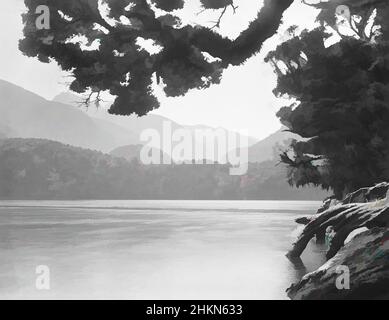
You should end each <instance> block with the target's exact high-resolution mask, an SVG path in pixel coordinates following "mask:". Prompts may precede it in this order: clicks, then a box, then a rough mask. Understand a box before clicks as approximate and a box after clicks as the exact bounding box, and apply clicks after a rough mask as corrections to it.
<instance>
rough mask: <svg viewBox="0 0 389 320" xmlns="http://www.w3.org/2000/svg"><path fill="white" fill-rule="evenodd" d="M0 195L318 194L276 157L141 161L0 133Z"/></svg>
mask: <svg viewBox="0 0 389 320" xmlns="http://www.w3.org/2000/svg"><path fill="white" fill-rule="evenodd" d="M0 168H1V170H0V199H19V200H22V199H46V200H50V199H66V200H76V199H167V200H169V199H173V200H174V199H182V200H240V199H242V200H243V199H249V200H319V199H323V198H324V197H325V196H327V193H326V192H323V191H321V190H319V189H315V188H301V189H295V188H292V187H290V186H289V185H288V184H287V182H286V177H285V171H284V170H285V168H284V167H282V166H277V165H276V162H271V161H268V162H264V163H262V164H250V166H249V170H248V173H247V175H245V176H231V175H229V165H215V164H214V165H195V164H183V165H148V166H147V165H142V164H140V163H139V162H137V161H131V162H130V161H127V160H125V159H124V158H119V157H113V156H110V155H107V154H104V153H101V152H97V151H92V150H87V149H82V148H78V147H73V146H69V145H64V144H62V143H59V142H55V141H49V140H44V139H20V138H16V139H15V138H14V139H2V140H1V139H0Z"/></svg>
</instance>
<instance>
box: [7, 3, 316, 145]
mask: <svg viewBox="0 0 389 320" xmlns="http://www.w3.org/2000/svg"><path fill="white" fill-rule="evenodd" d="M189 2H190V5H188V6H187V8H186V10H185V11H184V12H183V14H182V17H183V19H184V20H185V21H186V22H192V23H194V22H196V23H201V24H203V25H204V24H208V25H212V21H214V20H216V19H217V17H218V12H211V13H209V14H208V13H207V14H200V15H197V13H198V12H199V7H198V0H190V1H189ZM235 3H236V4H237V5H239V8H238V10H237V13H236V14H235V15H233V14H232V13H231V12H229V13H228V14H227V15H226V16H225V17H224V19H223V20H222V24H221V32H222V33H223V34H224V35H227V36H229V37H236V36H237V35H238V34H239V32H240V31H241V30H242V29H244V28H245V27H246V26H247V24H248V22H249V21H250V20H251V19H252V18H253V17H254V16H255V15H256V13H257V11H258V10H259V8H260V7H261V6H262V1H261V0H235ZM24 10H25V9H24V5H23V0H12V1H11V0H8V1H2V5H1V9H0V30H1V31H0V32H1V37H0V39H1V42H0V46H1V47H0V78H1V79H4V80H7V81H10V82H12V83H15V84H17V85H19V86H22V87H24V88H25V89H27V90H30V91H33V92H35V93H37V94H39V95H41V96H43V97H45V98H47V99H52V98H53V97H54V96H55V95H57V94H59V93H61V92H63V91H67V89H66V85H65V82H67V81H68V79H66V77H65V76H66V74H65V73H64V72H62V71H61V70H60V69H59V68H58V66H57V65H56V64H55V63H51V64H43V63H40V62H39V61H37V60H36V59H32V58H27V57H24V56H23V55H22V54H21V53H20V52H19V51H18V40H19V39H20V38H21V35H22V27H23V26H22V22H21V17H20V14H21V13H22V12H23V11H24ZM314 20H315V11H314V10H313V9H311V8H309V7H308V6H305V5H303V4H301V3H300V1H296V3H295V4H294V5H293V6H292V7H291V8H290V9H289V10H288V11H287V13H286V16H285V19H284V25H283V27H282V28H281V31H280V32H279V35H277V36H274V37H273V38H272V39H270V40H269V41H268V42H267V43H266V44H265V46H264V48H263V50H262V52H261V53H260V54H259V55H257V56H256V57H253V58H251V59H250V60H249V61H248V62H247V63H246V64H245V65H244V66H240V67H230V68H229V69H228V70H226V71H225V72H224V77H223V80H222V83H221V84H220V85H215V86H213V87H211V88H210V89H207V90H204V91H199V90H194V91H191V92H189V94H188V95H186V96H185V97H183V98H166V97H163V95H161V94H160V90H157V95H158V97H160V101H161V108H160V109H159V110H157V111H154V113H156V114H161V115H164V116H166V117H168V118H171V119H172V120H175V121H177V122H178V123H182V124H205V125H210V126H215V127H224V128H227V129H233V130H248V132H249V134H250V135H252V136H255V137H258V138H263V137H265V136H267V135H268V134H270V133H273V132H274V131H276V130H277V129H279V127H280V123H279V121H278V119H277V118H276V116H275V113H276V112H277V111H278V109H279V108H280V107H281V106H282V105H284V104H286V103H287V101H282V100H279V99H276V98H275V97H274V96H273V94H272V90H273V88H274V87H275V83H276V77H275V75H274V74H273V71H272V69H271V67H270V66H269V65H267V64H265V63H264V62H263V57H264V56H265V55H266V53H267V52H268V51H269V50H270V49H272V48H274V47H275V45H277V43H279V41H280V39H282V38H283V34H284V30H285V29H286V28H287V27H288V26H290V25H293V24H298V25H299V26H301V27H312V26H313V23H314Z"/></svg>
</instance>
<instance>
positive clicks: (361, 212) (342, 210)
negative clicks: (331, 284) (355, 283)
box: [287, 203, 389, 259]
mask: <svg viewBox="0 0 389 320" xmlns="http://www.w3.org/2000/svg"><path fill="white" fill-rule="evenodd" d="M329 226H332V227H333V229H334V231H335V236H334V237H333V239H332V241H331V246H330V247H329V250H328V252H327V259H330V258H332V257H333V256H334V255H335V254H336V253H337V252H338V251H339V249H340V248H341V247H342V246H343V245H344V242H345V240H346V239H347V237H348V235H349V234H350V233H351V232H352V231H354V230H356V229H359V228H362V227H366V228H368V229H371V228H373V227H389V207H388V206H383V207H377V206H375V205H374V203H352V204H345V205H338V206H335V207H332V208H330V209H328V210H327V211H324V212H323V213H321V214H320V215H318V216H317V217H316V218H315V219H314V220H312V221H311V222H309V223H308V224H307V225H306V227H305V228H304V230H303V232H302V233H301V235H300V236H299V237H298V239H297V241H296V242H295V243H294V244H293V248H292V249H291V250H290V251H289V253H288V254H287V256H288V257H291V258H292V257H299V256H300V255H301V254H302V253H303V251H304V249H305V247H306V246H307V244H308V243H309V241H310V240H311V239H312V238H313V237H314V236H315V235H317V234H323V233H324V234H325V231H326V229H327V227H329Z"/></svg>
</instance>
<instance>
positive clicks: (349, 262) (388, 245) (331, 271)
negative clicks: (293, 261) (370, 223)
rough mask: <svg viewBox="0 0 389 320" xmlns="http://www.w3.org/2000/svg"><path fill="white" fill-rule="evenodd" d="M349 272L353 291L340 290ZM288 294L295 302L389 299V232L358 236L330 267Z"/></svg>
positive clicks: (303, 281) (342, 250)
mask: <svg viewBox="0 0 389 320" xmlns="http://www.w3.org/2000/svg"><path fill="white" fill-rule="evenodd" d="M345 270H348V271H349V276H350V277H349V279H350V282H349V284H350V286H349V289H347V287H346V289H342V287H340V288H338V286H339V277H341V276H342V277H347V273H346V272H345ZM337 283H338V286H337ZM343 288H344V287H343ZM287 294H288V296H289V297H290V298H291V299H293V300H309V299H336V300H338V299H389V230H388V229H387V228H374V229H371V230H368V231H365V232H363V233H361V234H359V235H357V236H355V238H353V240H352V241H350V242H349V243H348V244H347V245H345V246H344V247H343V248H342V249H341V250H340V251H339V252H338V253H337V254H336V255H335V256H334V257H333V258H332V259H330V260H329V261H327V263H326V264H324V265H323V266H322V267H320V268H319V269H318V270H316V271H314V272H312V273H309V274H307V275H305V276H304V277H303V278H302V280H301V281H300V282H298V283H296V284H293V285H292V286H291V287H290V288H289V289H287Z"/></svg>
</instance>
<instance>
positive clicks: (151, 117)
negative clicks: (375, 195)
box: [53, 92, 258, 161]
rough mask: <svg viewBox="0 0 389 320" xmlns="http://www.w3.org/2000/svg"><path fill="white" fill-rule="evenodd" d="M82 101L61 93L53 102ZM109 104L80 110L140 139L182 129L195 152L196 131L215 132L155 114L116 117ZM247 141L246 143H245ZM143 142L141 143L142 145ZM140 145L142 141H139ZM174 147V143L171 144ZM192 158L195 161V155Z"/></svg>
mask: <svg viewBox="0 0 389 320" xmlns="http://www.w3.org/2000/svg"><path fill="white" fill-rule="evenodd" d="M82 100H83V98H82V97H81V96H79V95H76V94H73V93H69V92H66V93H61V94H59V95H58V96H56V97H55V98H54V100H53V101H56V102H61V103H65V104H68V105H73V106H75V107H79V106H80V102H81V101H82ZM109 104H110V103H109V102H107V103H103V105H102V106H100V107H99V108H96V107H95V106H90V107H89V108H85V107H84V108H81V109H82V110H84V112H86V113H87V114H88V115H89V116H90V117H92V118H95V119H104V120H106V121H107V122H110V123H112V124H115V125H117V126H120V127H121V128H124V129H127V130H131V131H132V132H134V133H135V135H136V136H137V137H138V138H140V137H141V135H142V133H144V132H146V130H150V129H151V130H154V131H155V132H156V133H157V134H158V136H159V137H160V138H161V139H163V138H164V136H165V135H166V133H167V132H168V131H171V132H175V131H177V130H179V129H184V130H185V131H186V132H187V133H188V134H190V135H191V136H192V137H193V148H194V149H195V150H199V149H201V147H202V141H201V140H200V139H195V138H194V137H195V134H196V131H201V132H205V130H211V131H212V132H215V128H212V127H210V126H205V125H181V124H178V123H177V122H175V121H172V120H170V119H168V118H165V117H163V116H160V115H156V114H148V115H146V116H143V117H138V116H136V115H132V116H118V115H110V114H109V113H108V112H107V108H108V106H109ZM219 129H221V130H222V132H223V133H224V134H225V136H227V137H228V134H232V132H230V131H228V130H226V129H223V128H219ZM233 134H234V135H236V136H238V133H235V132H233ZM240 141H242V142H243V145H242V147H249V146H252V145H253V144H255V143H256V142H257V141H258V140H257V139H255V138H253V137H245V139H241V140H240ZM246 141H247V142H246ZM144 142H145V141H143V143H144ZM140 143H142V141H140ZM129 144H130V143H126V144H125V145H123V146H126V145H129ZM151 146H152V147H153V148H157V149H163V148H162V146H161V144H160V143H158V142H157V143H151ZM173 146H174V143H173ZM234 148H235V146H231V147H230V148H228V149H227V150H226V151H230V150H233V149H234ZM164 152H165V153H167V154H170V153H171V152H169V150H164ZM194 158H195V159H196V160H197V158H196V155H195V156H194ZM208 158H209V159H210V160H217V159H215V157H213V158H212V157H208ZM191 160H192V159H188V161H191Z"/></svg>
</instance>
